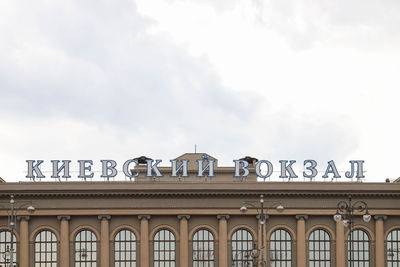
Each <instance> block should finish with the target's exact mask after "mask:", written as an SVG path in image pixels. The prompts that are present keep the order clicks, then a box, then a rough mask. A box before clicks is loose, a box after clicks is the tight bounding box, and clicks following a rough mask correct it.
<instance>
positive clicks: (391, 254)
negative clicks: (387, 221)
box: [386, 229, 400, 266]
mask: <svg viewBox="0 0 400 267" xmlns="http://www.w3.org/2000/svg"><path fill="white" fill-rule="evenodd" d="M386 260H387V264H388V266H400V229H394V230H392V231H390V232H389V234H388V236H387V240H386Z"/></svg>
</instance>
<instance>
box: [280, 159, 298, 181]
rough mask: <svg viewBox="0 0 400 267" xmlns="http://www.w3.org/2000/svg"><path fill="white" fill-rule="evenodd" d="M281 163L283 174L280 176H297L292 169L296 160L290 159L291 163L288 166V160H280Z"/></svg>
mask: <svg viewBox="0 0 400 267" xmlns="http://www.w3.org/2000/svg"><path fill="white" fill-rule="evenodd" d="M279 162H280V163H281V176H279V178H297V177H298V176H297V175H296V174H295V173H294V171H293V169H292V164H293V163H295V162H296V161H295V160H291V161H289V165H287V166H286V163H287V160H280V161H279ZM286 172H289V177H288V176H287V175H286Z"/></svg>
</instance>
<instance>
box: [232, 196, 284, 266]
mask: <svg viewBox="0 0 400 267" xmlns="http://www.w3.org/2000/svg"><path fill="white" fill-rule="evenodd" d="M264 202H265V201H264V195H260V200H259V201H243V202H242V204H243V205H242V207H240V212H241V213H246V212H247V210H248V208H250V207H252V208H254V209H255V210H256V211H257V214H258V216H257V217H258V222H259V224H260V225H261V248H260V250H261V266H262V267H265V255H264V250H265V244H264V243H265V242H264V225H265V223H266V221H267V214H265V212H264ZM255 203H259V204H260V206H256V205H255ZM271 207H275V209H276V210H277V211H278V212H282V211H283V210H284V209H285V208H284V207H283V202H282V200H280V201H279V202H273V203H272V206H271Z"/></svg>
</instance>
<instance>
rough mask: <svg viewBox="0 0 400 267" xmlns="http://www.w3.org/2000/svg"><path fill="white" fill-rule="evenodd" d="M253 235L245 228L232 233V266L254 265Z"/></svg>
mask: <svg viewBox="0 0 400 267" xmlns="http://www.w3.org/2000/svg"><path fill="white" fill-rule="evenodd" d="M252 252H253V236H252V235H251V233H250V232H249V231H247V230H245V229H239V230H237V231H236V232H235V233H233V235H232V266H234V267H242V266H246V267H251V266H253V257H252Z"/></svg>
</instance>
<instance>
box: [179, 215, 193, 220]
mask: <svg viewBox="0 0 400 267" xmlns="http://www.w3.org/2000/svg"><path fill="white" fill-rule="evenodd" d="M176 217H178V219H179V220H182V219H186V220H189V219H190V215H187V214H179V215H178V216H176Z"/></svg>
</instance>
